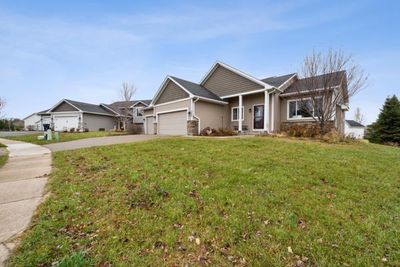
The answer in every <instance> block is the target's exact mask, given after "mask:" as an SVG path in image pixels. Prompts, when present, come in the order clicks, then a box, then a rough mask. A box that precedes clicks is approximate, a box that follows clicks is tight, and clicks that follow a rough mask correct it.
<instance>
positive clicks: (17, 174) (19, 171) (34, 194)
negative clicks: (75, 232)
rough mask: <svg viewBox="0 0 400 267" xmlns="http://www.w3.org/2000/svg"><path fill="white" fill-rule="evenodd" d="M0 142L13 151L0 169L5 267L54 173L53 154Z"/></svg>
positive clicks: (0, 246)
mask: <svg viewBox="0 0 400 267" xmlns="http://www.w3.org/2000/svg"><path fill="white" fill-rule="evenodd" d="M0 142H1V143H3V144H5V145H7V149H8V151H9V159H8V161H7V163H6V164H5V165H4V166H3V167H2V168H0V266H4V264H5V263H4V262H5V261H6V259H7V258H8V257H9V255H10V252H11V250H12V249H13V248H14V247H15V245H16V241H17V237H18V235H19V234H20V233H21V232H23V231H24V230H25V229H26V228H27V227H28V225H29V223H30V221H31V218H32V215H33V214H34V212H35V210H36V207H37V206H38V205H39V204H40V202H41V201H42V197H43V192H44V187H45V185H46V182H47V175H48V174H50V172H51V152H50V150H48V149H47V148H44V147H41V146H38V145H33V144H28V143H24V142H19V141H12V140H7V139H0Z"/></svg>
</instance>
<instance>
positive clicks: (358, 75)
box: [294, 50, 368, 133]
mask: <svg viewBox="0 0 400 267" xmlns="http://www.w3.org/2000/svg"><path fill="white" fill-rule="evenodd" d="M299 74H300V77H301V78H303V80H302V82H301V83H295V84H294V88H295V92H296V98H298V99H300V100H301V103H303V104H302V108H303V110H304V112H306V113H308V114H309V115H310V116H311V117H312V118H313V119H314V120H315V121H316V122H317V123H318V124H319V126H320V129H321V132H322V133H325V132H326V126H327V123H328V122H329V121H332V120H333V119H334V118H335V114H336V108H337V107H342V106H343V105H346V106H348V104H349V99H350V98H351V97H352V96H354V95H355V94H357V93H358V92H359V91H360V90H362V89H363V88H364V87H365V86H366V83H367V80H368V75H366V74H365V72H364V70H363V69H362V68H361V67H360V66H359V65H357V64H355V62H354V60H353V58H352V56H350V55H345V54H344V53H343V52H342V51H340V50H338V51H334V50H329V51H328V52H327V53H326V54H322V53H321V52H315V51H314V52H313V53H312V54H311V55H309V56H306V57H305V58H304V61H303V64H302V68H301V71H300V73H299ZM307 99H309V100H311V103H310V102H307V101H306V100H307Z"/></svg>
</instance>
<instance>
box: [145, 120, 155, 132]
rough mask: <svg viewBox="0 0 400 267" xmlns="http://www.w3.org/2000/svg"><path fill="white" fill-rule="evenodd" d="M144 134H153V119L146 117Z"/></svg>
mask: <svg viewBox="0 0 400 267" xmlns="http://www.w3.org/2000/svg"><path fill="white" fill-rule="evenodd" d="M146 134H154V118H153V117H146Z"/></svg>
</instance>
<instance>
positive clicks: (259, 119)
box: [253, 105, 264, 130]
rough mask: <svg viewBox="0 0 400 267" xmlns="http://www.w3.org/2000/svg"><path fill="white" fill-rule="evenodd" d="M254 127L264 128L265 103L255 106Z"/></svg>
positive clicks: (257, 128)
mask: <svg viewBox="0 0 400 267" xmlns="http://www.w3.org/2000/svg"><path fill="white" fill-rule="evenodd" d="M253 129H254V130H263V129H264V105H257V106H254V111H253Z"/></svg>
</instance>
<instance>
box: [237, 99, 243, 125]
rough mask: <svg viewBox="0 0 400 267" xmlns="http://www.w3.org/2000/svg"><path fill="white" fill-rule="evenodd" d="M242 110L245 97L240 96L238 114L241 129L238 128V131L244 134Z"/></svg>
mask: <svg viewBox="0 0 400 267" xmlns="http://www.w3.org/2000/svg"><path fill="white" fill-rule="evenodd" d="M242 108H243V97H242V96H241V95H240V96H239V110H238V112H239V114H238V118H239V127H238V131H239V132H242V123H243V121H242V120H243V118H242Z"/></svg>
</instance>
